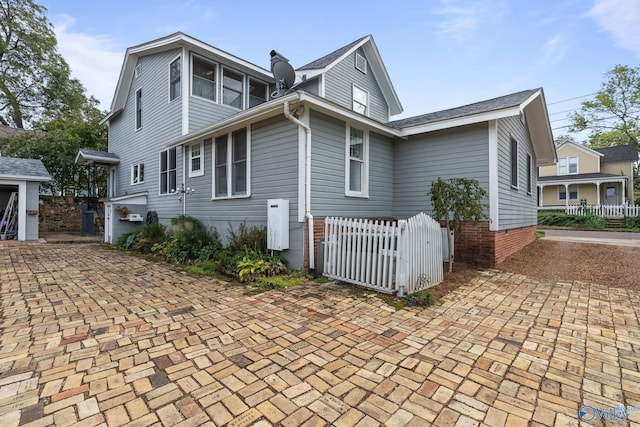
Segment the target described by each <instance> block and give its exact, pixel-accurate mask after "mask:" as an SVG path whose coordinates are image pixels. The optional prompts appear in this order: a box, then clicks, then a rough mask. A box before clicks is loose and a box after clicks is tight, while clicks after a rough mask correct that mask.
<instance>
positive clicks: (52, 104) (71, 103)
mask: <svg viewBox="0 0 640 427" xmlns="http://www.w3.org/2000/svg"><path fill="white" fill-rule="evenodd" d="M45 11H46V8H44V7H43V6H40V5H38V4H36V3H34V2H33V1H32V0H0V123H2V124H4V125H5V126H14V127H17V128H26V127H31V126H33V125H34V124H35V122H42V121H44V120H48V119H51V118H52V117H57V116H58V114H59V113H60V112H63V111H74V110H78V108H80V109H81V108H82V104H84V103H85V102H86V101H87V99H86V97H85V96H84V89H83V88H82V85H81V84H80V82H79V81H78V80H76V79H71V78H70V70H69V65H68V64H67V63H66V61H65V60H64V58H63V57H62V56H61V55H60V54H58V52H57V50H56V49H57V44H58V42H57V40H56V37H55V34H54V32H53V28H52V26H51V24H50V23H49V21H48V20H47V18H46V16H45V15H44V13H45Z"/></svg>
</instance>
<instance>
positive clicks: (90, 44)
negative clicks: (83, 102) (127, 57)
mask: <svg viewBox="0 0 640 427" xmlns="http://www.w3.org/2000/svg"><path fill="white" fill-rule="evenodd" d="M74 24H75V19H74V18H72V17H70V16H68V15H59V16H56V17H55V18H54V19H53V26H54V30H55V33H56V38H57V39H58V51H59V52H60V54H61V55H62V56H63V57H64V59H65V60H66V61H67V63H68V64H69V67H70V68H71V75H72V77H75V78H77V79H78V80H80V82H81V83H82V85H83V86H84V87H85V89H86V90H87V92H86V93H87V95H88V96H93V97H95V98H96V99H97V100H98V101H100V108H101V109H103V110H108V109H109V108H110V106H111V99H112V98H113V93H114V91H115V88H116V84H117V82H118V76H119V74H120V68H121V67H122V61H123V58H124V49H122V48H120V47H116V43H115V41H113V40H112V39H110V38H109V37H107V36H96V35H90V34H85V33H80V32H74V31H73V29H72V27H73V25H74Z"/></svg>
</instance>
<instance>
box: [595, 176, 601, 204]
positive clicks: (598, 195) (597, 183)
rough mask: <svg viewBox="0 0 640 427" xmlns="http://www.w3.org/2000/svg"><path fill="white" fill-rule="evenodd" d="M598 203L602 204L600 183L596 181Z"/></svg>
mask: <svg viewBox="0 0 640 427" xmlns="http://www.w3.org/2000/svg"><path fill="white" fill-rule="evenodd" d="M596 205H597V206H600V183H599V182H596Z"/></svg>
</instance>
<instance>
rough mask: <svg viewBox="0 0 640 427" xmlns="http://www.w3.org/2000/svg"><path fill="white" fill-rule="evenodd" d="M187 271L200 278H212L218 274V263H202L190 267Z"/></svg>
mask: <svg viewBox="0 0 640 427" xmlns="http://www.w3.org/2000/svg"><path fill="white" fill-rule="evenodd" d="M185 270H186V271H187V272H189V273H191V274H197V275H198V276H211V275H214V274H216V263H215V262H214V261H201V262H198V263H197V264H194V265H188V266H187V267H186V268H185Z"/></svg>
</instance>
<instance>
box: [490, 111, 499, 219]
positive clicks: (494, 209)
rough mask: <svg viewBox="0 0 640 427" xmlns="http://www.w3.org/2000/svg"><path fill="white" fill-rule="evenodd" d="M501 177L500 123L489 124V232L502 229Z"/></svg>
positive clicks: (494, 121)
mask: <svg viewBox="0 0 640 427" xmlns="http://www.w3.org/2000/svg"><path fill="white" fill-rule="evenodd" d="M499 179H500V175H499V173H498V122H497V121H496V120H491V121H490V122H489V219H490V222H489V231H497V230H498V229H499V227H500V223H499V218H500V183H499Z"/></svg>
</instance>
